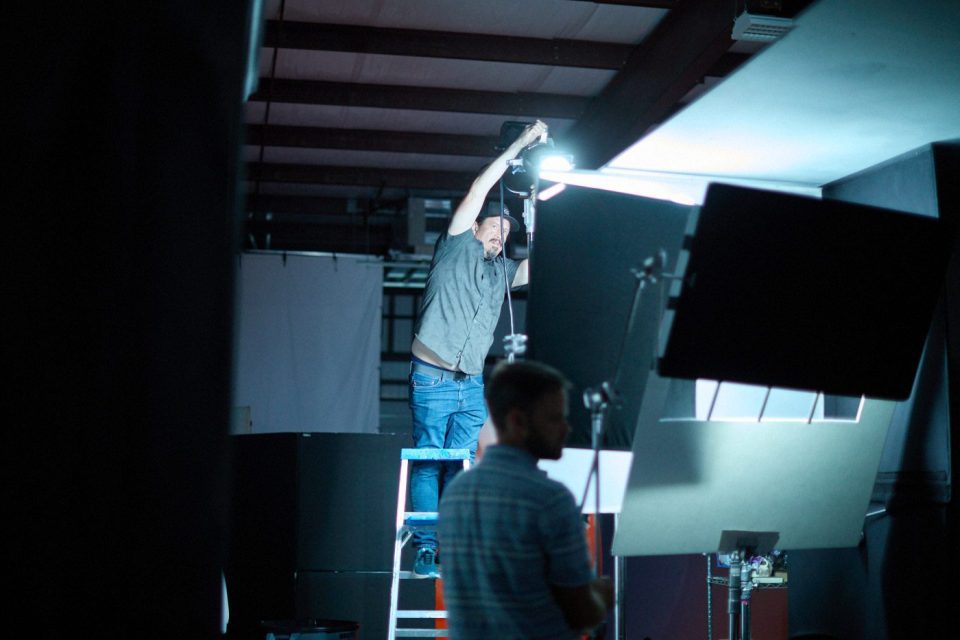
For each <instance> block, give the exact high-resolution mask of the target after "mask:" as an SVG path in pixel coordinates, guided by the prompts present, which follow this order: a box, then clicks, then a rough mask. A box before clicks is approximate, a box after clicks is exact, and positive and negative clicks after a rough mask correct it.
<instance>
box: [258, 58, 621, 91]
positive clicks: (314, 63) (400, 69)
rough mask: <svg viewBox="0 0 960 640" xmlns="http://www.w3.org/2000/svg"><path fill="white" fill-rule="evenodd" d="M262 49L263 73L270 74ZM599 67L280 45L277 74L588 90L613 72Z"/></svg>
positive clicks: (597, 87) (474, 86) (400, 82)
mask: <svg viewBox="0 0 960 640" xmlns="http://www.w3.org/2000/svg"><path fill="white" fill-rule="evenodd" d="M271 55H272V54H271V50H270V49H264V50H263V53H262V59H261V64H260V67H261V75H262V76H263V77H269V75H270V66H271V65H270V61H269V58H270V56H271ZM614 73H615V72H613V71H608V70H603V69H576V68H568V67H550V66H545V65H533V64H512V63H507V62H479V61H474V60H450V59H443V58H420V57H409V56H386V55H371V54H357V53H339V52H331V51H303V50H290V49H284V50H281V51H280V53H279V55H278V56H277V67H276V77H277V78H290V79H295V80H324V81H328V82H359V83H364V84H389V85H408V86H415V87H445V88H453V89H473V90H478V91H510V92H512V91H530V92H545V93H560V94H565V95H577V96H591V95H595V94H596V93H598V92H599V91H600V90H601V89H602V88H603V87H604V86H605V85H606V84H607V83H608V82H609V81H610V79H611V78H612V77H613V76H614Z"/></svg>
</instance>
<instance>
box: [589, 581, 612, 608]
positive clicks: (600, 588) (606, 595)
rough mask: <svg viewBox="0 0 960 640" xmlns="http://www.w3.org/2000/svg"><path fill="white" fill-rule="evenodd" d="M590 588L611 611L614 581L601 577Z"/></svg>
mask: <svg viewBox="0 0 960 640" xmlns="http://www.w3.org/2000/svg"><path fill="white" fill-rule="evenodd" d="M590 588H591V589H592V590H593V593H594V595H595V596H596V597H597V598H599V599H600V601H601V602H603V604H604V606H606V608H607V610H608V611H609V609H610V607H612V606H613V581H612V580H611V579H610V578H609V577H607V576H600V577H599V578H597V579H596V580H594V581H593V582H592V583H591V584H590Z"/></svg>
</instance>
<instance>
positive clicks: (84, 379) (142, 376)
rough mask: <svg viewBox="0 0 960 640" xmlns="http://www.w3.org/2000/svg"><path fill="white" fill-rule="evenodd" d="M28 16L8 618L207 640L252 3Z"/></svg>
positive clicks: (85, 630)
mask: <svg viewBox="0 0 960 640" xmlns="http://www.w3.org/2000/svg"><path fill="white" fill-rule="evenodd" d="M29 13H30V15H29V16H18V15H17V14H16V10H15V9H14V13H13V15H10V16H8V17H7V25H8V26H9V27H11V28H10V29H8V30H7V31H8V33H7V46H8V50H9V51H10V52H12V53H11V55H12V59H10V60H9V62H10V64H8V65H6V73H5V77H6V82H7V83H9V84H8V89H9V91H8V94H7V95H8V100H7V106H8V107H9V110H8V111H7V112H6V113H7V117H6V118H5V123H4V142H5V144H4V151H5V155H6V160H7V161H8V162H7V163H5V164H6V165H7V166H8V170H7V171H6V172H5V175H4V185H5V187H4V189H3V193H2V198H3V207H2V209H3V212H4V213H3V215H4V222H5V223H7V224H6V225H5V226H6V229H7V233H6V234H4V244H5V249H6V251H5V252H4V257H5V259H6V263H5V265H6V269H5V271H6V275H7V276H8V279H9V281H10V286H9V287H5V294H6V295H5V300H4V307H5V309H4V316H5V320H6V322H5V324H6V325H7V329H6V330H7V332H8V333H7V334H6V339H5V346H4V361H5V365H6V367H7V369H8V372H9V371H12V372H13V374H14V376H13V377H14V380H13V381H12V382H10V383H9V384H8V385H7V387H6V389H5V392H4V396H5V402H4V404H5V406H6V408H7V409H8V410H7V411H6V412H5V413H6V415H7V418H8V423H7V424H6V425H5V427H4V429H3V432H4V436H3V437H4V442H3V445H2V447H0V448H2V450H3V452H4V461H3V464H2V465H0V467H2V474H3V477H2V485H3V487H4V497H5V498H6V500H5V502H6V505H5V509H4V511H5V514H4V515H5V518H4V520H5V522H6V523H7V524H6V525H5V527H4V528H5V537H6V538H7V540H6V544H4V561H3V564H4V570H3V572H2V573H3V581H4V587H5V588H4V593H5V594H7V595H6V597H7V602H6V606H5V610H6V611H7V612H8V616H7V618H6V620H5V621H4V624H5V626H7V627H8V628H9V629H15V630H16V631H15V632H19V633H24V634H26V635H30V636H31V637H63V636H65V635H71V636H76V637H96V636H101V637H125V638H131V637H163V638H181V637H191V638H202V637H215V636H217V635H218V634H219V629H220V621H221V607H220V602H221V598H220V592H221V579H220V571H221V568H222V563H223V560H224V556H225V554H224V550H225V545H224V541H225V524H226V513H227V507H228V503H227V496H228V491H227V486H226V483H227V474H226V467H227V457H226V454H227V447H226V444H227V434H228V425H229V410H228V409H229V405H230V402H229V380H230V370H231V354H232V335H233V333H232V331H233V329H232V320H233V317H232V314H233V270H234V262H235V260H236V258H235V253H236V250H237V246H238V242H237V237H238V229H239V224H238V222H239V215H238V208H237V206H236V201H237V198H236V192H237V187H238V174H239V169H238V168H239V149H240V138H239V125H240V122H241V115H242V114H241V103H242V99H243V95H242V91H243V78H244V64H245V61H246V42H247V24H246V19H247V2H233V3H226V4H203V3H201V4H196V3H192V2H180V1H177V0H174V1H173V2H165V3H160V4H153V5H149V6H142V3H124V2H89V3H49V4H44V3H40V4H37V5H32V6H30V7H29ZM10 162H12V163H13V165H14V166H13V167H12V168H9V167H10Z"/></svg>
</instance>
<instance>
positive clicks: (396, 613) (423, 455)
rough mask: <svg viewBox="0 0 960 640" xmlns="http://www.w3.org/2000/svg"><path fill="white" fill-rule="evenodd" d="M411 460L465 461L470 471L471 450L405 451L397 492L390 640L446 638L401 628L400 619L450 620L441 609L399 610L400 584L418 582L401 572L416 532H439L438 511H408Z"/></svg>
mask: <svg viewBox="0 0 960 640" xmlns="http://www.w3.org/2000/svg"><path fill="white" fill-rule="evenodd" d="M411 460H416V461H420V460H435V461H444V462H446V461H452V460H461V461H463V468H464V470H467V469H469V468H470V450H469V449H401V450H400V482H399V484H398V489H397V536H396V538H395V540H394V543H393V575H392V580H391V582H390V624H389V627H388V631H387V640H394V639H395V638H446V637H448V633H447V629H434V628H423V627H421V628H400V629H398V628H397V621H398V620H400V619H414V620H438V619H446V617H447V612H446V611H442V610H438V609H424V610H418V609H406V610H402V609H398V604H399V602H400V581H401V580H410V579H414V578H417V577H418V576H415V575H414V574H413V571H401V570H400V555H401V552H402V551H403V547H404V545H405V544H407V542H409V541H410V538H412V537H413V532H414V531H417V530H428V531H436V529H437V513H436V511H407V510H406V508H407V483H408V481H409V471H410V461H411Z"/></svg>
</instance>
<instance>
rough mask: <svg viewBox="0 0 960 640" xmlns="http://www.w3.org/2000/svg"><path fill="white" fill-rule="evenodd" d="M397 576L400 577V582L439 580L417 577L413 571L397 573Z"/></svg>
mask: <svg viewBox="0 0 960 640" xmlns="http://www.w3.org/2000/svg"><path fill="white" fill-rule="evenodd" d="M397 575H399V576H400V579H401V580H439V578H426V577H424V576H418V575H416V574H415V573H414V572H413V571H397Z"/></svg>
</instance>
